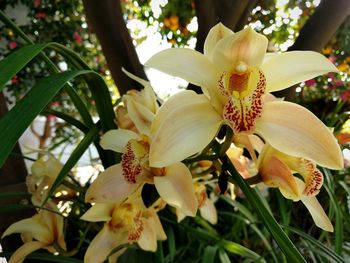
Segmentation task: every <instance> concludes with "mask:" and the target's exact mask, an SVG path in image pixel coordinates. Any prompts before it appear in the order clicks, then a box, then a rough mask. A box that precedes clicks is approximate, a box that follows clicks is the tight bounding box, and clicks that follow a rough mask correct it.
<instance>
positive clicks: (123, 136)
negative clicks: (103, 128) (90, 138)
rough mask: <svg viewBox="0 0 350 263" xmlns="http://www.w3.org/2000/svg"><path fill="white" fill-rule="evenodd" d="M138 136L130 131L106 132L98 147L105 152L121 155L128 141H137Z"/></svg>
mask: <svg viewBox="0 0 350 263" xmlns="http://www.w3.org/2000/svg"><path fill="white" fill-rule="evenodd" d="M138 137H139V135H138V134H137V133H135V132H133V131H130V130H124V129H117V130H110V131H108V132H106V133H105V134H104V135H103V136H102V137H101V140H100V145H101V147H102V148H103V149H105V150H112V151H115V152H118V153H123V152H124V148H125V146H126V144H127V143H128V141H130V140H131V139H137V138H138Z"/></svg>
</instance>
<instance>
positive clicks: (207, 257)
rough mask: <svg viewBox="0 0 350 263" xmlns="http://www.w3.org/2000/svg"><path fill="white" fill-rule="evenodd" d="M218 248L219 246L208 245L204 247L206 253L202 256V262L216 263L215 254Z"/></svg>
mask: <svg viewBox="0 0 350 263" xmlns="http://www.w3.org/2000/svg"><path fill="white" fill-rule="evenodd" d="M217 250H218V247H217V246H207V247H206V248H205V249H204V255H203V257H202V263H214V262H215V255H216V252H217Z"/></svg>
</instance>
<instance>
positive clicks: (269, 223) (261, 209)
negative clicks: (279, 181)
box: [223, 157, 306, 263]
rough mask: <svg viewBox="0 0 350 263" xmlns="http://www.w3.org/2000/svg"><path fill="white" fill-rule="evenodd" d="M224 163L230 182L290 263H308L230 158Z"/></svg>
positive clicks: (226, 158) (225, 159)
mask: <svg viewBox="0 0 350 263" xmlns="http://www.w3.org/2000/svg"><path fill="white" fill-rule="evenodd" d="M223 161H224V162H226V163H227V168H228V171H229V172H230V173H231V175H232V178H231V177H230V180H233V181H234V182H235V183H237V185H238V186H239V187H240V188H241V190H242V191H243V193H244V194H245V196H246V198H247V200H248V201H249V203H250V204H251V205H252V207H253V208H254V210H255V211H256V212H257V213H258V215H259V216H260V218H261V219H262V221H263V223H264V225H265V226H266V228H267V229H268V230H269V231H270V233H271V234H272V236H273V238H274V239H275V241H276V242H277V244H278V246H279V247H280V248H281V250H282V252H283V253H284V254H285V256H286V257H287V258H288V261H289V262H295V263H300V262H305V263H306V261H305V259H304V257H303V256H302V255H301V254H300V252H299V251H298V249H297V248H296V246H295V245H294V244H293V242H292V241H291V240H290V239H289V237H288V236H287V235H286V233H285V232H284V231H283V230H282V228H281V227H280V225H279V224H278V223H277V221H276V219H275V218H274V217H273V216H272V214H271V213H270V212H269V210H268V209H266V207H265V204H264V202H262V201H261V197H260V196H259V195H258V194H257V193H256V191H255V190H254V189H252V188H251V187H250V186H249V185H248V184H247V183H246V182H245V181H244V179H243V178H242V177H241V175H240V174H239V173H238V172H237V171H236V169H235V167H234V166H233V164H232V163H231V161H229V159H228V157H225V158H224V159H223Z"/></svg>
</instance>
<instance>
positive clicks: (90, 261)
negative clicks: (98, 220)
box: [84, 224, 128, 263]
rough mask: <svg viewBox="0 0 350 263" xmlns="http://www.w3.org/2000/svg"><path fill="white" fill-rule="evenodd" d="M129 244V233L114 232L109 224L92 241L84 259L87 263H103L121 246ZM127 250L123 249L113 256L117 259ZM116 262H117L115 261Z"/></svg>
mask: <svg viewBox="0 0 350 263" xmlns="http://www.w3.org/2000/svg"><path fill="white" fill-rule="evenodd" d="M127 242H128V236H127V232H125V231H112V230H111V229H110V228H109V226H108V224H105V225H104V226H103V228H102V230H101V231H100V232H99V233H98V234H97V235H96V236H95V238H94V239H93V240H92V241H91V243H90V245H89V247H88V249H87V251H86V253H85V257H84V262H85V263H102V262H104V260H105V259H106V257H107V256H108V255H109V254H110V253H111V252H112V250H113V249H114V248H116V247H118V246H119V245H122V244H125V243H127ZM124 250H125V249H121V250H119V251H118V252H116V253H115V254H113V255H112V257H114V258H115V259H116V258H117V257H118V256H120V255H121V254H122V253H123V252H124ZM114 262H116V261H114Z"/></svg>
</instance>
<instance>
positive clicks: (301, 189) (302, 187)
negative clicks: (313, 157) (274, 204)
mask: <svg viewBox="0 0 350 263" xmlns="http://www.w3.org/2000/svg"><path fill="white" fill-rule="evenodd" d="M257 167H258V170H259V174H260V176H261V178H262V180H263V182H264V184H265V185H267V186H269V187H278V188H279V190H280V192H281V193H282V195H283V196H284V197H286V198H288V199H291V200H293V201H299V200H300V201H302V202H303V203H304V205H305V206H306V207H307V209H308V210H309V212H310V214H311V216H312V218H313V220H314V222H315V223H316V225H317V226H318V227H320V228H322V229H324V230H326V231H329V232H333V226H332V223H331V222H330V220H329V218H328V217H327V215H326V213H325V212H324V210H323V208H322V206H321V205H320V203H319V202H318V201H317V199H316V197H315V196H316V195H317V194H318V193H319V191H320V188H321V187H322V184H323V174H322V173H321V172H320V171H319V170H318V169H317V167H316V164H315V163H314V162H312V161H310V160H306V159H304V158H301V157H293V156H288V155H286V154H284V153H282V152H280V151H278V150H276V149H274V148H273V147H271V146H270V145H268V144H266V145H265V147H264V148H263V150H262V152H261V154H260V155H259V158H258V163H257ZM293 173H299V174H300V175H301V176H302V177H303V179H304V181H302V180H301V179H299V178H297V177H295V176H293Z"/></svg>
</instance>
